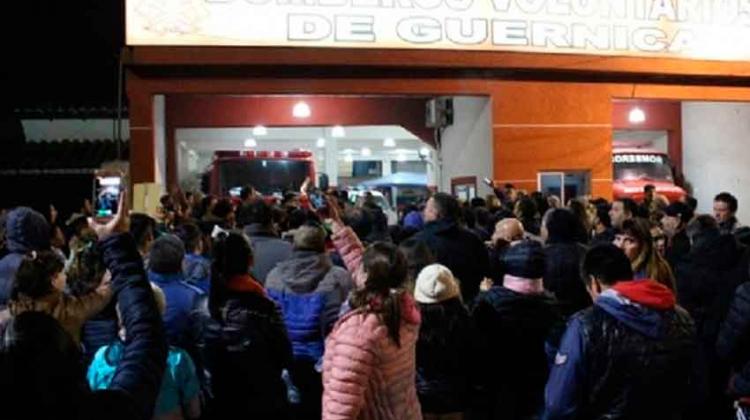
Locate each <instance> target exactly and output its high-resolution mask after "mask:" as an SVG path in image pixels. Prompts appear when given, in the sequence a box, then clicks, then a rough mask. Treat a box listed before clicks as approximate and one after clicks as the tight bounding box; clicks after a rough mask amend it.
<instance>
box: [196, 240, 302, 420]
mask: <svg viewBox="0 0 750 420" xmlns="http://www.w3.org/2000/svg"><path fill="white" fill-rule="evenodd" d="M252 262H253V253H252V249H251V248H250V243H249V241H248V240H247V239H246V238H245V237H244V236H243V235H242V234H240V233H236V232H231V233H229V234H226V233H222V234H220V235H219V237H218V238H217V240H216V242H215V243H214V246H213V263H212V272H211V287H210V292H209V301H208V309H209V312H210V315H211V318H210V320H208V321H207V323H206V328H205V331H204V340H205V354H204V361H205V364H206V367H207V368H208V370H209V372H210V373H211V385H212V391H213V395H214V399H213V401H212V402H211V403H210V405H209V407H208V409H209V411H210V417H211V418H278V419H282V418H287V417H288V415H289V407H288V404H287V401H286V396H287V394H286V388H285V385H284V382H283V381H282V379H281V375H282V371H283V370H284V369H286V368H288V367H289V366H290V365H291V361H292V347H291V343H290V342H289V338H288V337H287V333H286V328H285V327H284V320H283V318H282V316H281V313H280V312H279V310H278V308H277V307H276V304H275V303H274V302H273V301H272V300H270V299H269V298H268V297H267V296H266V293H265V291H264V290H263V286H261V284H260V283H258V282H257V281H256V280H255V279H254V278H253V277H252V276H251V275H250V274H248V273H249V272H250V267H251V266H252Z"/></svg>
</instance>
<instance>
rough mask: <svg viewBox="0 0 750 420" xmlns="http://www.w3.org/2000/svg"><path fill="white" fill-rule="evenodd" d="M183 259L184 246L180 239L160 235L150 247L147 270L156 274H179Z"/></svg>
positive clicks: (169, 235)
mask: <svg viewBox="0 0 750 420" xmlns="http://www.w3.org/2000/svg"><path fill="white" fill-rule="evenodd" d="M183 258H185V245H184V244H183V243H182V241H181V240H180V238H179V237H177V236H176V235H172V234H167V235H162V236H160V237H159V239H157V240H156V241H154V243H153V245H151V251H150V252H149V254H148V268H149V270H151V271H153V272H156V273H163V274H172V273H180V272H182V260H183Z"/></svg>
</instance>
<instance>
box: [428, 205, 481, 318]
mask: <svg viewBox="0 0 750 420" xmlns="http://www.w3.org/2000/svg"><path fill="white" fill-rule="evenodd" d="M460 217H461V208H460V206H459V204H458V200H457V199H456V198H455V197H453V196H451V195H449V194H445V193H437V194H435V195H434V196H432V197H431V198H430V199H429V200H428V201H427V205H426V206H425V210H424V220H425V223H426V224H425V226H424V229H423V230H422V231H421V232H419V233H418V234H416V235H415V236H414V238H415V239H416V240H419V241H422V242H424V243H425V244H427V246H428V247H429V248H430V250H431V251H432V253H433V254H434V255H435V257H436V258H437V262H438V263H440V264H442V265H444V266H446V267H448V269H449V270H451V272H452V273H453V275H454V276H455V277H456V278H457V279H458V280H459V282H460V284H461V296H462V297H463V300H464V302H467V303H468V302H472V301H473V300H474V297H475V296H476V295H477V293H478V292H479V284H480V283H481V282H482V280H484V278H485V276H487V275H488V274H489V261H488V257H487V249H486V247H485V246H484V243H483V242H482V240H481V239H479V238H478V237H477V236H476V235H475V234H473V233H472V232H469V231H468V230H467V229H465V228H464V227H462V226H461V225H460V224H459V220H460Z"/></svg>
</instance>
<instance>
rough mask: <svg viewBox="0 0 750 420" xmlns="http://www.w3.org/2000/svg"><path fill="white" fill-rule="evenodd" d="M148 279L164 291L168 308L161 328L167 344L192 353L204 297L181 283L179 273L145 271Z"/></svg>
mask: <svg viewBox="0 0 750 420" xmlns="http://www.w3.org/2000/svg"><path fill="white" fill-rule="evenodd" d="M148 279H149V280H150V281H151V282H153V283H155V284H156V285H157V286H159V287H160V288H161V289H162V291H164V297H165V298H166V301H167V308H166V311H165V312H164V317H163V319H164V329H165V330H166V333H167V339H168V340H169V344H170V345H172V346H175V347H180V348H183V349H185V350H187V351H188V352H190V353H191V355H192V354H194V350H193V349H194V347H195V343H196V342H197V340H198V337H197V336H198V335H199V333H200V318H201V315H202V314H203V311H204V310H205V305H206V299H207V297H206V294H205V293H203V291H202V290H201V289H199V288H197V287H196V286H193V285H191V284H189V283H187V282H185V281H184V277H183V276H182V273H181V272H180V273H173V274H163V273H156V272H154V271H149V272H148Z"/></svg>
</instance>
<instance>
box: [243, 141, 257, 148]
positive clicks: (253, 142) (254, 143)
mask: <svg viewBox="0 0 750 420" xmlns="http://www.w3.org/2000/svg"><path fill="white" fill-rule="evenodd" d="M257 146H258V142H256V141H255V139H247V140H245V147H247V148H250V147H257Z"/></svg>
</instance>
